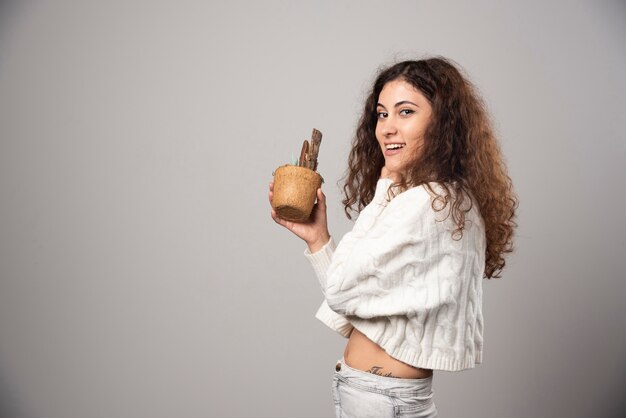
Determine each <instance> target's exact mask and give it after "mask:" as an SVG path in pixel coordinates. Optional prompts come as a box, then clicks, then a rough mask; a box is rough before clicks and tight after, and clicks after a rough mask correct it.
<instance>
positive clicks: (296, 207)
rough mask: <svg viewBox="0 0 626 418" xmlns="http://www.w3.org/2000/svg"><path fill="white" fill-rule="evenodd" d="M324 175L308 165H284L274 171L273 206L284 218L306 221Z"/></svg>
mask: <svg viewBox="0 0 626 418" xmlns="http://www.w3.org/2000/svg"><path fill="white" fill-rule="evenodd" d="M321 185H322V177H321V176H320V175H319V174H318V173H317V172H315V171H313V170H311V169H310V168H306V167H298V166H295V165H284V166H281V167H279V168H277V169H276V171H275V172H274V195H273V197H272V207H273V208H274V210H275V211H276V214H277V215H278V216H279V217H280V218H283V219H286V220H288V221H293V222H306V221H308V220H309V218H310V217H311V211H312V210H313V205H314V204H315V198H316V197H317V189H318V188H319V187H320V186H321Z"/></svg>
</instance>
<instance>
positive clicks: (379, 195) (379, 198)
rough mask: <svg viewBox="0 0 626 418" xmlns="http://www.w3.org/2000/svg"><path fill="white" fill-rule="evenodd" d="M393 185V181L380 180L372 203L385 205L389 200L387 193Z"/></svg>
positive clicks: (387, 179)
mask: <svg viewBox="0 0 626 418" xmlns="http://www.w3.org/2000/svg"><path fill="white" fill-rule="evenodd" d="M392 184H393V180H391V179H389V178H380V179H378V181H377V182H376V191H375V192H374V198H373V199H372V202H376V203H383V202H385V200H387V192H388V191H389V187H390V186H391V185H392Z"/></svg>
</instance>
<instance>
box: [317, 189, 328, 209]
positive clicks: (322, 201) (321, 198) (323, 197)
mask: <svg viewBox="0 0 626 418" xmlns="http://www.w3.org/2000/svg"><path fill="white" fill-rule="evenodd" d="M317 202H318V203H319V204H320V205H321V206H323V207H326V195H325V194H324V192H323V191H322V188H321V187H320V188H319V189H317Z"/></svg>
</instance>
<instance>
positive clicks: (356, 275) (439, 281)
mask: <svg viewBox="0 0 626 418" xmlns="http://www.w3.org/2000/svg"><path fill="white" fill-rule="evenodd" d="M272 190H273V184H272V183H270V192H269V196H270V201H271V198H272ZM343 190H344V193H345V199H344V200H343V204H344V208H345V212H346V215H347V216H348V218H350V211H355V212H358V213H359V216H358V219H357V220H356V222H355V224H354V227H353V229H352V231H350V232H349V233H348V234H346V235H345V236H344V237H343V238H342V239H341V241H340V242H339V244H338V245H335V243H334V240H333V239H332V238H331V236H330V233H329V231H328V227H327V222H326V197H325V195H324V193H322V190H321V188H320V189H318V190H317V204H316V206H315V208H314V210H313V213H312V215H311V219H310V220H309V222H306V223H294V222H289V221H285V220H283V219H280V218H278V217H277V216H276V213H275V212H274V211H273V210H272V218H273V219H274V221H275V222H277V223H278V224H280V225H282V226H284V227H285V228H287V229H288V230H290V231H291V232H293V233H294V234H295V235H297V236H298V237H300V238H301V239H303V240H304V241H305V242H306V243H307V246H308V248H307V249H306V250H305V256H306V257H307V258H308V259H309V261H310V262H311V264H312V266H313V268H314V270H315V273H316V275H317V276H318V278H319V280H320V283H321V285H322V290H323V292H324V295H325V300H324V302H323V303H322V306H321V307H320V309H319V311H318V312H317V315H316V316H317V317H318V318H319V319H320V320H322V321H323V322H324V323H325V324H326V325H328V326H329V327H330V328H332V329H334V330H336V331H337V332H339V333H340V334H342V335H343V336H345V337H346V338H348V343H347V346H346V349H345V351H344V356H343V358H342V359H341V360H339V361H338V363H337V365H336V368H335V370H336V372H335V376H334V380H333V396H334V400H335V407H336V411H337V416H338V417H359V418H361V417H369V416H371V417H377V418H380V417H387V416H388V417H392V416H393V417H396V416H412V417H434V416H437V410H436V407H435V405H434V402H433V399H432V396H433V394H432V378H433V370H435V369H437V370H447V371H459V370H464V369H469V368H473V367H474V366H475V364H476V363H481V362H482V347H483V338H482V337H483V316H482V278H483V277H486V278H492V277H496V278H497V277H500V274H501V272H502V269H503V268H504V266H505V261H504V257H503V256H504V254H505V253H508V252H511V251H512V249H513V245H512V238H513V229H514V227H515V226H516V224H515V222H514V220H513V219H514V217H515V209H516V208H517V204H518V202H517V198H516V197H515V195H514V193H513V190H512V184H511V180H510V178H509V176H508V174H507V171H506V167H505V165H504V161H503V158H502V155H501V153H500V150H499V146H498V143H497V140H496V138H495V136H494V133H493V129H492V127H491V124H490V121H489V118H488V115H487V112H486V110H485V107H484V105H483V103H482V101H481V99H480V98H479V96H478V95H477V93H476V91H475V90H474V88H473V86H472V85H471V83H470V82H469V81H467V80H466V79H465V78H464V77H463V76H462V75H461V73H460V72H459V70H458V69H457V68H456V67H455V66H454V65H453V64H452V63H451V61H450V60H447V59H445V58H442V57H436V58H430V59H424V60H420V61H405V62H400V63H398V64H395V65H393V66H391V67H389V68H387V69H384V70H383V71H381V72H380V73H379V75H378V77H377V79H376V81H375V82H374V85H373V88H372V90H371V93H370V94H369V97H368V98H367V100H366V102H365V107H364V110H363V114H362V117H361V120H360V122H359V126H358V129H357V132H356V136H355V139H354V141H353V146H352V151H351V153H350V157H349V161H348V172H347V175H346V178H345V185H344V188H343Z"/></svg>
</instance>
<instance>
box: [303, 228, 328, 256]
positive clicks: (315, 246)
mask: <svg viewBox="0 0 626 418" xmlns="http://www.w3.org/2000/svg"><path fill="white" fill-rule="evenodd" d="M328 241H330V234H329V233H328V232H326V233H324V234H322V235H321V236H320V237H319V238H318V239H317V240H315V241H312V242H307V245H308V246H309V251H310V252H311V253H316V252H318V251H319V250H321V249H322V247H323V246H324V245H326V244H328Z"/></svg>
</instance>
